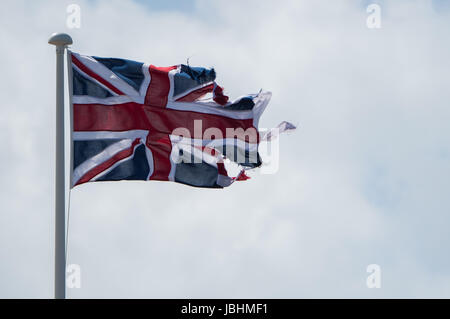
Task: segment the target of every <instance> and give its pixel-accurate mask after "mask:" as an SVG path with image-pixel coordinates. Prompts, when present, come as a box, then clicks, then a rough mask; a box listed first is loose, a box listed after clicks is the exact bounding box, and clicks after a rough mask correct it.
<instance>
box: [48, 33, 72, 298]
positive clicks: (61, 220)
mask: <svg viewBox="0 0 450 319" xmlns="http://www.w3.org/2000/svg"><path fill="white" fill-rule="evenodd" d="M48 43H49V44H52V45H54V46H56V157H55V159H56V166H55V299H64V298H65V297H66V254H65V249H66V233H65V228H66V220H65V219H66V218H65V217H66V216H65V214H66V212H65V206H66V205H65V204H66V200H65V186H66V185H65V178H64V175H65V165H64V51H65V49H66V47H67V45H69V44H72V38H71V37H70V36H69V35H68V34H65V33H54V34H52V36H51V37H50V39H49V40H48Z"/></svg>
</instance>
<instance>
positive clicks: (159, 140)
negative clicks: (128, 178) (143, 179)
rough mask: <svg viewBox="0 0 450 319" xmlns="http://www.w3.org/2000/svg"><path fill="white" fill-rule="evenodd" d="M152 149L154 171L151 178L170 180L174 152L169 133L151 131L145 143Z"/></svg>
mask: <svg viewBox="0 0 450 319" xmlns="http://www.w3.org/2000/svg"><path fill="white" fill-rule="evenodd" d="M145 144H146V145H147V147H148V148H150V150H151V151H152V156H153V173H152V175H151V176H150V178H149V179H151V180H158V181H167V180H169V174H170V169H171V168H172V164H171V162H170V153H171V152H172V143H171V141H170V138H169V135H167V134H162V133H151V134H148V136H147V141H146V143H145Z"/></svg>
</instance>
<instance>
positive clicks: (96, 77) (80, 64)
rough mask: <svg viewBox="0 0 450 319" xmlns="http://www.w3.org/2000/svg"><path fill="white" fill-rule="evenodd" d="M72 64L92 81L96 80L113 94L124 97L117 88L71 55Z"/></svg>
mask: <svg viewBox="0 0 450 319" xmlns="http://www.w3.org/2000/svg"><path fill="white" fill-rule="evenodd" d="M72 62H73V63H74V64H75V65H76V66H77V67H78V68H79V69H80V70H81V71H83V72H84V73H86V74H87V75H89V76H90V77H93V78H94V79H96V80H97V81H99V82H100V83H101V84H103V85H104V86H106V87H108V88H109V89H111V90H112V91H113V92H115V93H117V94H119V95H124V93H123V92H122V91H120V90H119V89H118V88H116V87H115V86H114V85H112V84H111V83H109V82H108V81H106V80H105V79H103V78H102V77H101V76H100V75H98V74H97V73H95V72H94V71H92V70H91V69H89V68H88V67H87V66H85V65H84V64H83V63H81V61H80V60H78V59H77V58H76V57H75V56H74V55H73V54H72Z"/></svg>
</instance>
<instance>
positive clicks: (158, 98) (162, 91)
mask: <svg viewBox="0 0 450 319" xmlns="http://www.w3.org/2000/svg"><path fill="white" fill-rule="evenodd" d="M176 68H177V67H176V66H170V67H164V68H163V67H156V66H154V65H150V67H149V72H150V84H149V86H148V88H147V94H146V95H145V104H146V105H151V106H157V107H165V106H166V104H167V97H168V95H169V90H170V81H169V71H170V70H173V69H176Z"/></svg>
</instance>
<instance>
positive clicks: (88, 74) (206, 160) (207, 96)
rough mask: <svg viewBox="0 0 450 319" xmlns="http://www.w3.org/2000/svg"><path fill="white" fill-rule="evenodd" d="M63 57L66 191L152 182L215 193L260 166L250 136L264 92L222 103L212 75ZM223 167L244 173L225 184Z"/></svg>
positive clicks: (115, 60) (182, 68)
mask: <svg viewBox="0 0 450 319" xmlns="http://www.w3.org/2000/svg"><path fill="white" fill-rule="evenodd" d="M68 54H69V72H70V74H69V75H70V77H69V78H70V87H71V96H70V97H71V101H72V105H73V132H72V142H73V144H72V147H73V158H72V161H73V165H72V167H73V169H72V186H75V185H79V184H82V183H86V182H92V181H116V180H159V181H175V182H179V183H184V184H187V185H191V186H197V187H211V188H222V187H226V186H229V185H230V184H232V183H233V182H234V181H236V180H244V179H246V178H247V177H246V175H245V173H244V170H243V169H244V168H245V169H248V168H255V167H258V166H260V165H261V159H260V156H259V154H258V144H259V142H260V135H259V132H258V129H257V128H258V120H259V117H260V116H261V114H262V112H263V111H264V109H265V107H266V106H267V104H268V102H269V100H270V97H271V93H270V92H263V91H261V92H259V93H258V94H250V95H247V96H243V97H240V98H238V99H236V100H235V101H229V99H228V97H227V96H225V95H224V94H223V89H222V87H220V86H218V85H217V84H216V82H215V77H216V74H215V71H214V69H207V68H201V67H190V66H188V65H183V64H181V65H176V66H171V67H156V66H154V65H148V64H145V63H141V62H136V61H130V60H126V59H118V58H100V57H94V56H86V55H81V54H78V53H75V52H71V51H69V52H68ZM224 159H229V160H231V161H233V162H235V163H236V164H238V165H239V167H241V168H243V169H242V170H241V171H240V173H238V174H236V176H229V174H228V172H227V169H226V168H225V164H224Z"/></svg>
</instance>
